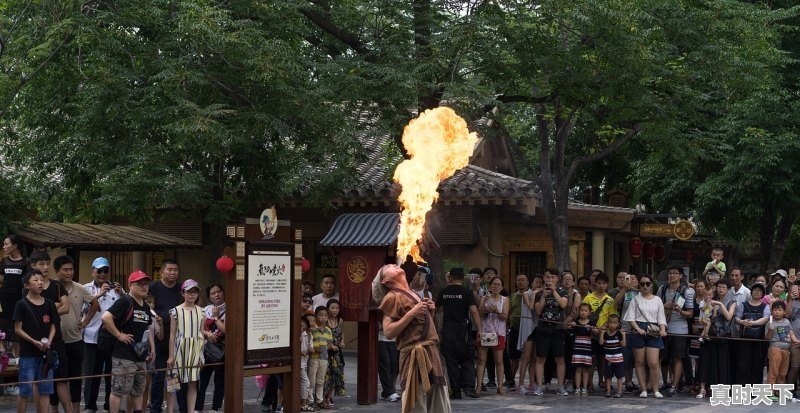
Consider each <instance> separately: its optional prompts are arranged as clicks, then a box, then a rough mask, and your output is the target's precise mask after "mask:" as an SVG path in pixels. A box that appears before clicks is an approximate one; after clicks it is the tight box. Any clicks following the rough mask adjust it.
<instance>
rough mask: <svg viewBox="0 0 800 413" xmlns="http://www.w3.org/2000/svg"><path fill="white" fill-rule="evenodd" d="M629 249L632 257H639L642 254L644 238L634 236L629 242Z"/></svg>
mask: <svg viewBox="0 0 800 413" xmlns="http://www.w3.org/2000/svg"><path fill="white" fill-rule="evenodd" d="M628 250H629V251H630V253H631V257H632V258H639V256H641V255H642V240H641V239H640V238H633V239H631V241H630V242H629V243H628Z"/></svg>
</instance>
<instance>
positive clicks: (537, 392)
mask: <svg viewBox="0 0 800 413" xmlns="http://www.w3.org/2000/svg"><path fill="white" fill-rule="evenodd" d="M531 393H533V395H534V396H542V395H544V386H536V387H534V388H533V391H532V392H531Z"/></svg>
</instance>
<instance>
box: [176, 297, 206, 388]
mask: <svg viewBox="0 0 800 413" xmlns="http://www.w3.org/2000/svg"><path fill="white" fill-rule="evenodd" d="M170 317H172V319H173V320H175V323H176V329H175V369H176V370H177V373H178V379H179V380H180V382H181V383H189V382H192V381H198V380H200V367H199V366H200V365H201V364H203V344H204V343H205V338H204V337H203V333H202V328H203V324H202V322H203V309H202V308H200V307H199V306H194V308H184V307H183V305H179V306H177V307H175V308H173V309H172V310H170ZM188 366H198V367H194V368H184V367H188Z"/></svg>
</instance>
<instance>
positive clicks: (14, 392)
mask: <svg viewBox="0 0 800 413" xmlns="http://www.w3.org/2000/svg"><path fill="white" fill-rule="evenodd" d="M7 394H8V395H9V396H19V386H9V387H8V390H7Z"/></svg>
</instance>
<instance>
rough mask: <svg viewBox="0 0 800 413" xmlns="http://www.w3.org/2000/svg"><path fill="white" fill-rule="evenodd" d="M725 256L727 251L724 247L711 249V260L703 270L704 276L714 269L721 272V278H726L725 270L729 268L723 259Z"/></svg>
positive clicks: (718, 272)
mask: <svg viewBox="0 0 800 413" xmlns="http://www.w3.org/2000/svg"><path fill="white" fill-rule="evenodd" d="M723 258H725V253H724V252H723V251H722V248H714V249H712V250H711V261H709V262H708V263H707V264H706V269H705V271H703V277H705V276H706V275H708V273H709V272H711V271H714V272H716V273H717V274H719V277H720V278H725V272H726V271H728V269H727V268H726V267H725V263H724V262H722V259H723Z"/></svg>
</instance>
